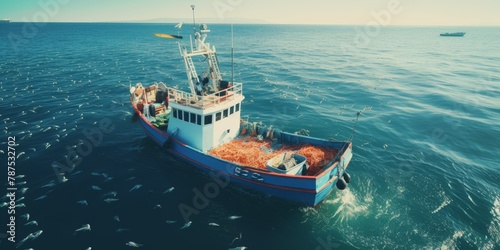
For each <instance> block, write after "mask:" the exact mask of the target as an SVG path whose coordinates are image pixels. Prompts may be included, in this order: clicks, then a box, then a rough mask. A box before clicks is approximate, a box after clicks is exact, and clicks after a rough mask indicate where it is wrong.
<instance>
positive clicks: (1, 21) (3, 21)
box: [0, 18, 12, 23]
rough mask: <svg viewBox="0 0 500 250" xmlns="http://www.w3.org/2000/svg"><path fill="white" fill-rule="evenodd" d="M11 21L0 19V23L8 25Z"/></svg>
mask: <svg viewBox="0 0 500 250" xmlns="http://www.w3.org/2000/svg"><path fill="white" fill-rule="evenodd" d="M11 21H12V20H10V19H6V18H4V19H0V23H10V22H11Z"/></svg>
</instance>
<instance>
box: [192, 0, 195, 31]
mask: <svg viewBox="0 0 500 250" xmlns="http://www.w3.org/2000/svg"><path fill="white" fill-rule="evenodd" d="M194 7H195V6H194V5H191V9H192V10H193V33H196V21H195V19H194Z"/></svg>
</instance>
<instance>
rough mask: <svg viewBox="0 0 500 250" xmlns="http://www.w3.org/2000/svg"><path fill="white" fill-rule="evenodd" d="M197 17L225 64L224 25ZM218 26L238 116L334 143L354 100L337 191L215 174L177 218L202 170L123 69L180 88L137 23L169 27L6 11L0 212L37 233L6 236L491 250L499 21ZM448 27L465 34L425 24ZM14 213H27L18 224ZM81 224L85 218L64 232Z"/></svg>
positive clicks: (168, 55) (188, 245)
mask: <svg viewBox="0 0 500 250" xmlns="http://www.w3.org/2000/svg"><path fill="white" fill-rule="evenodd" d="M30 25H31V26H30ZM209 28H210V29H211V30H212V33H210V34H209V38H208V41H210V42H211V43H212V44H214V45H216V46H217V50H218V55H219V62H220V66H221V69H222V71H223V72H224V76H225V78H226V79H230V78H231V65H230V61H231V60H230V54H231V49H230V48H231V32H230V26H229V25H210V26H209ZM234 30H235V33H234V78H235V80H236V81H239V82H243V83H244V94H245V95H246V99H245V101H244V103H243V106H242V112H243V115H247V116H248V117H247V118H249V119H250V120H252V121H261V122H263V123H265V124H268V125H273V126H274V127H279V128H280V129H282V130H285V131H291V132H293V131H298V130H301V129H306V130H309V131H310V134H311V135H312V136H316V137H322V138H336V139H342V140H344V139H347V138H349V137H350V136H351V134H352V133H353V128H354V120H355V118H356V113H357V112H358V111H362V115H361V116H360V118H359V121H358V123H357V125H356V127H355V129H354V130H355V134H354V139H353V143H354V148H353V152H354V154H355V155H354V158H353V160H352V161H351V163H350V165H349V168H348V172H349V173H350V175H351V177H352V181H351V183H350V184H349V186H348V188H347V189H346V190H344V191H339V190H334V191H333V192H332V193H331V194H330V195H329V196H328V197H327V198H326V200H325V201H324V202H323V203H322V204H320V205H319V206H317V207H315V208H307V207H301V206H300V205H297V204H290V203H288V202H284V201H280V200H277V199H273V198H271V197H265V196H262V195H257V194H255V193H253V192H249V191H248V190H245V189H241V188H239V187H238V186H234V185H230V186H228V187H226V188H221V189H220V190H219V192H217V195H216V196H215V197H213V198H209V199H207V202H206V204H198V205H199V206H198V209H195V211H191V212H193V214H191V215H190V216H189V219H190V220H191V221H192V224H191V225H190V226H189V227H188V228H185V229H180V228H181V227H182V226H183V225H184V223H185V221H184V219H183V215H182V212H181V210H180V209H179V206H181V205H182V204H184V205H186V206H190V207H194V203H195V202H200V200H199V199H197V198H196V197H197V195H196V193H197V191H203V190H204V188H205V187H206V186H207V185H208V184H209V183H211V182H212V180H211V179H210V177H208V176H207V175H205V174H202V173H201V172H199V171H197V170H195V169H193V168H192V167H190V166H189V165H186V164H185V163H183V162H180V161H177V160H176V159H175V158H173V157H172V156H170V155H168V154H165V153H163V152H162V151H161V149H160V148H159V147H157V146H156V145H155V144H154V143H153V141H152V140H150V139H149V138H147V136H146V135H145V133H144V132H143V131H142V128H141V127H140V125H139V124H138V123H137V122H136V119H135V118H134V116H133V114H132V108H131V107H130V105H129V102H128V93H129V92H128V87H129V85H130V84H135V83H137V82H142V83H144V84H149V83H153V82H155V81H158V82H159V81H163V82H165V83H166V84H167V85H169V86H176V85H177V86H179V87H180V88H185V87H186V81H185V72H184V67H183V64H182V60H181V58H180V56H179V52H178V48H177V45H176V43H175V42H176V41H174V40H165V39H160V38H156V37H154V36H153V35H152V33H156V32H159V33H172V34H177V31H175V30H174V28H173V25H171V24H100V23H95V24H78V23H49V24H45V25H40V26H34V25H33V24H25V23H11V24H8V25H2V26H0V55H1V60H0V93H1V95H0V115H1V116H0V121H1V122H2V124H1V125H2V126H1V129H0V133H1V134H2V136H1V138H2V139H1V140H2V141H0V150H1V151H0V156H1V158H0V159H1V161H2V163H1V165H2V166H3V167H2V168H1V170H0V175H1V179H2V181H1V182H2V184H4V183H5V185H2V191H1V194H2V196H3V195H4V194H6V193H7V188H8V187H9V186H8V183H7V181H6V180H7V174H8V169H7V164H8V162H11V161H12V160H8V152H9V148H8V144H9V139H8V137H15V146H14V148H15V152H16V159H15V174H16V175H23V176H24V177H22V178H21V177H19V178H18V179H16V185H15V187H16V188H17V189H18V191H17V193H16V199H18V202H17V204H18V205H19V204H21V203H22V204H24V205H20V206H19V207H17V208H16V209H15V212H16V219H15V223H16V226H15V235H16V241H17V244H18V243H19V242H20V241H21V240H22V239H24V238H25V237H27V236H28V235H29V234H30V233H33V232H35V231H38V230H43V233H42V234H41V235H40V236H39V237H38V238H36V239H34V240H26V241H25V242H24V243H23V244H22V245H21V246H20V247H19V248H18V249H27V248H33V249H87V248H88V247H92V249H128V248H130V247H129V246H127V245H126V243H127V242H129V241H133V242H136V243H139V244H142V245H143V246H142V249H229V248H235V247H240V246H246V247H248V249H299V250H302V249H436V248H440V249H500V190H499V183H500V165H499V163H498V160H497V159H496V157H497V155H498V150H499V146H500V144H499V143H498V138H500V127H499V121H500V106H499V102H498V101H499V97H500V91H499V89H498V86H499V84H500V71H499V70H498V68H499V62H500V43H498V41H499V40H500V28H498V27H385V28H381V29H380V30H378V32H377V30H369V32H368V33H367V32H366V31H365V27H362V26H360V27H355V26H301V25H235V26H234ZM191 31H192V30H191V28H190V27H188V26H185V28H184V30H183V31H182V32H181V33H180V35H184V36H185V37H187V36H188V35H189V34H190V32H191ZM455 31H464V32H467V34H466V35H465V37H459V38H456V37H439V33H442V32H455ZM183 42H185V43H189V40H188V39H184V40H183ZM106 123H107V124H106ZM100 125H101V127H100ZM106 125H109V126H106ZM102 128H108V130H103V129H102ZM110 130H112V131H110ZM99 134H100V135H101V136H99ZM89 138H91V139H89ZM77 149H80V150H81V151H82V152H83V153H84V154H82V153H80V154H79V156H80V157H79V158H78V159H73V160H74V162H78V164H77V165H76V166H75V170H74V171H73V172H72V173H66V175H65V177H66V178H67V179H68V180H67V181H66V182H64V183H59V181H58V176H57V175H56V173H55V172H54V169H53V167H52V165H53V164H54V162H58V163H59V164H60V165H66V166H67V157H68V154H69V155H70V158H71V157H72V156H71V154H72V153H71V152H72V150H73V151H74V150H77ZM74 154H75V153H73V157H74ZM23 182H25V183H23ZM135 185H142V186H140V187H139V188H138V189H136V190H132V191H131V189H133V187H134V186H135ZM171 187H174V190H173V191H172V192H166V193H165V191H166V190H167V189H169V188H171ZM23 188H28V189H27V190H26V189H25V190H26V191H25V192H24V193H23V192H22V191H21V190H22V189H23ZM99 189H100V190H99ZM110 192H116V196H113V195H112V194H109V193H110ZM106 198H114V199H118V200H116V201H109V200H108V201H109V203H108V202H105V201H104V199H106ZM82 200H85V201H86V202H87V205H84V204H80V203H78V202H79V201H82ZM6 201H8V200H7V199H6V198H5V197H4V198H2V200H1V201H0V202H2V203H3V202H6ZM81 203H83V202H81ZM201 203H203V202H201ZM158 205H159V206H158ZM8 210H10V209H8V205H7V206H3V207H2V208H0V221H1V225H2V226H1V230H0V241H1V242H0V248H1V249H14V248H15V244H13V243H12V242H10V241H8V239H7V238H6V237H7V235H6V232H7V231H8V230H9V228H8V227H7V226H6V224H7V223H9V221H10V220H9V216H10V215H9V214H8ZM27 213H28V214H29V215H30V218H29V221H33V220H35V221H37V225H33V224H28V225H25V224H26V223H28V221H27V220H26V218H25V217H23V215H25V214H27ZM116 216H118V217H116ZM230 216H241V218H237V219H230ZM118 220H119V221H118ZM167 221H169V223H167ZM209 223H216V224H218V225H219V226H210V225H209ZM85 224H90V226H91V231H78V232H75V230H77V229H79V228H81V227H82V225H85ZM120 229H121V230H120ZM117 230H118V231H117Z"/></svg>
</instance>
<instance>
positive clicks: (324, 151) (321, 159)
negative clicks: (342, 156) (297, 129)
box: [297, 145, 337, 175]
mask: <svg viewBox="0 0 500 250" xmlns="http://www.w3.org/2000/svg"><path fill="white" fill-rule="evenodd" d="M297 154H299V155H303V156H305V157H306V158H307V160H306V161H307V164H309V171H308V172H307V174H308V175H315V174H316V173H317V172H319V171H320V170H321V168H322V167H323V166H324V165H326V164H328V162H330V161H331V160H332V159H333V157H335V155H336V154H337V150H335V149H331V148H325V147H319V146H312V145H306V146H303V147H301V148H300V149H299V151H297Z"/></svg>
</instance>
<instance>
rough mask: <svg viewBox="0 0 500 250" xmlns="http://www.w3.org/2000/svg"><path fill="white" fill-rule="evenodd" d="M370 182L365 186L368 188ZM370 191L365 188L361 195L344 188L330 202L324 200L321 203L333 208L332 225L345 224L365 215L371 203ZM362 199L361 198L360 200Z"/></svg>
mask: <svg viewBox="0 0 500 250" xmlns="http://www.w3.org/2000/svg"><path fill="white" fill-rule="evenodd" d="M370 185H371V183H370V181H368V182H367V186H370ZM369 190H370V189H369V188H367V189H366V192H364V191H363V194H362V195H361V194H360V193H358V192H356V191H353V190H351V189H349V188H346V189H345V190H343V191H342V192H337V193H336V195H335V197H334V198H333V199H331V200H325V201H324V202H323V203H324V204H328V207H331V206H332V207H335V208H336V210H335V213H333V215H332V216H331V219H334V225H335V224H337V223H343V222H347V221H349V220H350V219H352V218H355V217H358V216H360V215H363V214H366V213H367V212H368V208H369V207H370V204H372V202H373V196H372V193H371V191H369ZM360 197H362V198H360Z"/></svg>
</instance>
